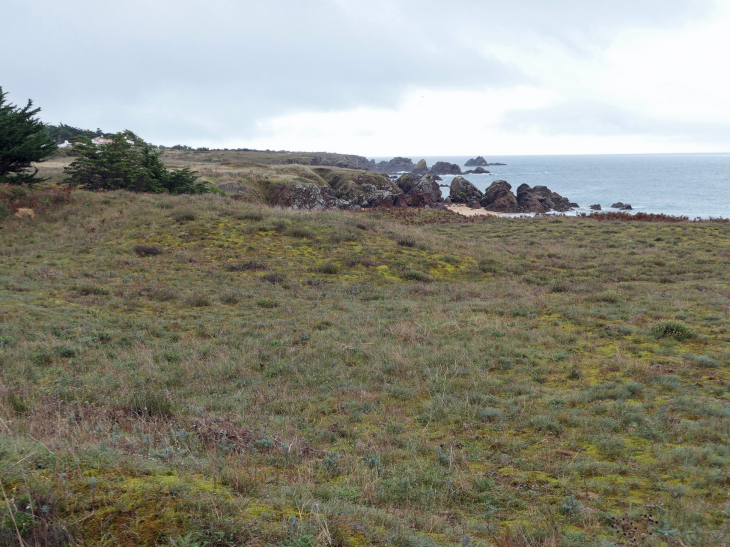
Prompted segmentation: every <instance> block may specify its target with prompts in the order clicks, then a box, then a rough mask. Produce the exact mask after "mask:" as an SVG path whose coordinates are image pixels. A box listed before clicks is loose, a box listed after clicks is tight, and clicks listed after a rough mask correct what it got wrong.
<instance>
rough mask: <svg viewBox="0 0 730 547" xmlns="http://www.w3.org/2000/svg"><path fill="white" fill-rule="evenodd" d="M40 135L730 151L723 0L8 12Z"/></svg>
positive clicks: (18, 84)
mask: <svg viewBox="0 0 730 547" xmlns="http://www.w3.org/2000/svg"><path fill="white" fill-rule="evenodd" d="M0 5H1V7H2V18H3V20H4V23H3V25H2V27H3V29H2V32H0V51H2V54H0V86H2V87H3V89H4V90H5V91H7V92H9V99H10V100H11V101H12V102H14V103H18V104H23V103H25V101H26V100H27V99H28V98H32V99H33V100H34V101H35V103H36V105H37V106H40V107H41V108H42V114H41V117H42V118H43V120H44V121H46V122H48V123H59V122H64V123H67V124H69V125H74V126H77V127H83V128H91V129H95V128H97V127H100V128H102V129H104V130H105V131H120V130H123V129H125V128H128V129H131V130H133V131H135V132H137V133H138V134H139V135H140V136H142V137H143V138H144V139H146V140H148V141H150V142H154V143H159V144H165V145H173V144H178V143H182V144H189V145H192V146H209V147H228V148H238V147H248V148H261V149H265V148H270V149H275V150H280V149H286V150H318V151H332V152H344V153H355V154H362V155H368V156H393V155H410V156H419V155H426V156H428V155H472V154H482V155H488V156H494V155H506V154H586V153H647V152H730V66H729V64H728V52H730V0H550V1H547V0H512V1H511V2H505V1H504V0H499V1H493V0H449V1H441V0H266V1H262V0H256V1H250V0H225V1H222V0H210V1H209V2H200V1H199V0H196V1H192V0H174V1H173V0H145V1H141V0H127V1H126V2H113V3H112V2H99V1H88V0H63V1H58V0H53V1H51V0H23V1H20V0H0Z"/></svg>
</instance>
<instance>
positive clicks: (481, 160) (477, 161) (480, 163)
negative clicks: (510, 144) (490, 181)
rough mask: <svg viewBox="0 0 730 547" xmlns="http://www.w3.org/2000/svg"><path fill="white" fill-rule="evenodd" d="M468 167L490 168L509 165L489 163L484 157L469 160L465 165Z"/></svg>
mask: <svg viewBox="0 0 730 547" xmlns="http://www.w3.org/2000/svg"><path fill="white" fill-rule="evenodd" d="M464 165H465V166H466V167H477V166H479V167H489V166H491V165H507V164H506V163H489V162H487V160H485V159H484V158H483V157H481V156H478V157H476V158H472V159H470V160H468V161H467V162H466V163H465V164H464Z"/></svg>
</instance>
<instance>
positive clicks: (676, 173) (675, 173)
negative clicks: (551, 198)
mask: <svg viewBox="0 0 730 547" xmlns="http://www.w3.org/2000/svg"><path fill="white" fill-rule="evenodd" d="M470 157H474V156H440V157H436V156H425V157H422V156H418V157H416V156H412V158H411V159H412V160H413V162H414V163H416V162H418V160H420V159H422V158H423V159H425V160H426V162H427V163H428V166H429V167H431V166H432V165H433V164H434V163H436V162H437V161H447V162H449V163H455V164H457V165H459V166H460V167H461V170H462V171H466V170H468V169H474V168H473V167H465V166H464V164H465V163H466V162H467V161H468V160H469V158H470ZM483 157H484V159H486V160H487V161H488V162H489V163H505V164H507V165H504V166H492V167H485V169H488V170H489V171H491V174H484V175H464V177H465V178H466V179H467V180H469V181H470V182H471V183H473V184H474V185H475V186H476V187H477V188H479V189H480V190H482V191H483V190H484V189H485V188H487V187H488V186H489V185H490V184H491V183H492V181H494V180H498V179H504V180H506V181H507V182H509V183H510V184H511V185H512V190H513V191H516V190H517V187H518V186H519V185H520V184H523V183H527V184H529V185H530V186H537V185H542V186H547V187H548V188H550V189H551V190H553V191H554V192H557V193H559V194H560V195H562V196H565V197H567V198H568V199H570V201H573V202H576V203H578V205H580V209H577V212H590V209H589V208H588V207H589V206H590V205H593V204H600V205H601V206H602V208H603V209H604V210H606V209H607V208H609V206H610V205H611V204H613V203H615V202H618V201H621V202H623V203H630V204H631V206H632V207H633V210H634V211H642V212H646V213H665V214H668V215H677V216H687V217H690V218H696V217H701V218H719V217H723V218H730V154H635V155H633V154H631V155H629V154H627V155H585V156H488V155H483ZM374 159H375V161H381V160H389V159H391V158H374ZM442 178H443V179H444V181H443V182H442V183H441V184H450V183H451V180H452V179H453V176H443V175H442ZM442 191H443V192H444V196H447V195H448V192H449V190H448V188H442Z"/></svg>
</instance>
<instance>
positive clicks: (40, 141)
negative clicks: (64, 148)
mask: <svg viewBox="0 0 730 547" xmlns="http://www.w3.org/2000/svg"><path fill="white" fill-rule="evenodd" d="M6 95H7V93H5V92H3V88H2V87H0V183H10V184H25V183H27V184H33V183H35V182H41V181H42V180H44V179H41V178H38V177H37V174H38V168H37V167H33V166H32V163H33V162H41V161H43V160H45V159H47V158H48V157H49V156H52V155H53V153H54V152H55V151H56V149H57V146H56V143H55V141H54V139H53V137H51V136H50V135H49V134H48V132H47V131H46V128H45V126H44V125H43V122H41V121H40V120H39V119H38V118H36V117H35V116H36V115H37V114H38V112H40V111H41V109H40V108H33V101H31V100H28V104H27V105H26V106H25V107H24V108H20V107H18V106H16V105H14V104H10V103H8V102H7V101H6V100H5V96H6Z"/></svg>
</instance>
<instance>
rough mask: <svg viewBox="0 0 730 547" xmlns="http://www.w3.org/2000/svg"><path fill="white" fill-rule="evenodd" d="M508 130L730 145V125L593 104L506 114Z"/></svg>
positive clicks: (501, 125)
mask: <svg viewBox="0 0 730 547" xmlns="http://www.w3.org/2000/svg"><path fill="white" fill-rule="evenodd" d="M500 127H501V128H502V129H503V130H505V131H510V132H516V133H524V132H528V131H537V132H540V133H544V134H547V135H601V136H629V135H646V136H657V135H658V136H664V137H668V138H675V139H682V138H689V139H692V140H696V141H703V142H730V124H723V123H712V122H687V121H681V120H679V121H678V120H666V119H654V118H650V117H647V116H642V115H640V114H635V113H632V112H630V111H628V110H625V109H622V108H619V107H616V106H612V105H608V104H603V103H593V102H574V103H567V104H562V105H557V106H551V107H546V108H540V109H531V110H514V111H511V112H508V113H507V114H505V115H504V117H503V119H502V120H501V122H500Z"/></svg>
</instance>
